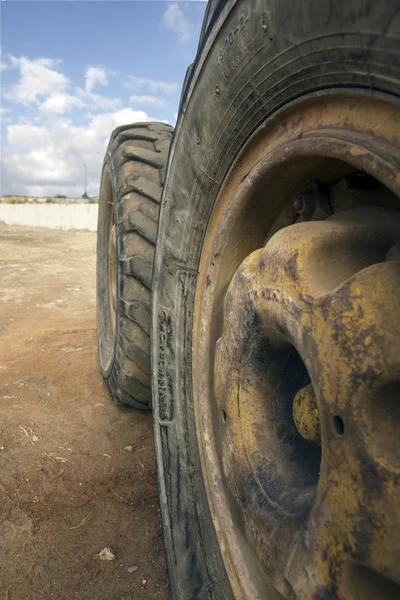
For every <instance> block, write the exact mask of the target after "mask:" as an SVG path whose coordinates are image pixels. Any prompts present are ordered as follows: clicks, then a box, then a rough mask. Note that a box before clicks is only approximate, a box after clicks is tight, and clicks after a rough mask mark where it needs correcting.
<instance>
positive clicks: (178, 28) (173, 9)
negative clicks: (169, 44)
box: [163, 2, 191, 42]
mask: <svg viewBox="0 0 400 600" xmlns="http://www.w3.org/2000/svg"><path fill="white" fill-rule="evenodd" d="M163 23H164V25H165V26H166V27H167V28H168V29H172V31H175V33H176V34H177V35H178V39H179V41H181V42H186V41H187V40H188V39H190V37H191V27H190V23H189V22H188V20H187V18H186V16H185V14H184V12H183V10H182V9H181V7H180V6H179V4H178V3H177V2H173V3H171V4H168V6H167V8H166V10H165V12H164V14H163Z"/></svg>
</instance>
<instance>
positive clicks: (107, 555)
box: [99, 548, 117, 560]
mask: <svg viewBox="0 0 400 600" xmlns="http://www.w3.org/2000/svg"><path fill="white" fill-rule="evenodd" d="M99 556H100V560H115V559H116V558H117V557H116V556H115V554H114V552H113V551H112V550H111V548H103V550H102V551H101V552H100V553H99Z"/></svg>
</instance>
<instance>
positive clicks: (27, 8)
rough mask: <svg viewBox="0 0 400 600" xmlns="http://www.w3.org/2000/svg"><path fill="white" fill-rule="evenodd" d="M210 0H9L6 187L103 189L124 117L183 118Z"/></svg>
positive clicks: (4, 85)
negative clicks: (113, 136) (111, 143)
mask: <svg viewBox="0 0 400 600" xmlns="http://www.w3.org/2000/svg"><path fill="white" fill-rule="evenodd" d="M205 7H206V2H202V1H199V2H196V1H189V0H187V1H185V2H168V1H155V0H143V1H134V0H108V1H98V0H88V1H84V0H74V1H73V0H69V1H63V0H52V1H51V0H43V1H37V0H30V1H28V0H25V1H24V0H6V1H4V0H3V2H1V5H0V8H1V104H0V108H1V121H2V122H1V134H2V146H1V194H26V195H33V196H47V195H53V194H66V195H68V196H71V197H74V196H77V197H79V196H81V195H82V193H83V163H85V164H87V168H88V192H89V194H91V195H98V188H99V179H100V171H101V164H102V159H103V156H104V152H105V148H106V145H107V140H108V138H109V136H110V133H111V131H112V130H113V129H114V127H116V126H118V125H121V124H124V123H129V122H134V121H144V120H150V119H151V120H160V121H167V122H169V123H171V124H175V120H176V113H177V110H178V103H179V97H180V91H181V87H182V83H183V79H184V76H185V72H186V69H187V67H188V65H189V64H190V63H191V62H192V61H193V58H194V56H195V54H196V48H197V43H198V38H199V34H200V29H201V25H202V20H203V16H204V11H205Z"/></svg>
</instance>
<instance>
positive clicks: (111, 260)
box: [97, 164, 118, 377]
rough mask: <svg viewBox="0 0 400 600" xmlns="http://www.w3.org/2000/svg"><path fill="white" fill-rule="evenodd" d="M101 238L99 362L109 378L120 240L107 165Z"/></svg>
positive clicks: (114, 329) (100, 199) (102, 197)
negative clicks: (102, 241)
mask: <svg viewBox="0 0 400 600" xmlns="http://www.w3.org/2000/svg"><path fill="white" fill-rule="evenodd" d="M98 236H99V238H101V239H102V240H104V241H105V247H104V251H102V252H101V253H99V252H98V257H97V260H98V276H97V303H98V306H97V319H98V330H99V331H100V332H101V335H100V336H99V337H98V342H99V359H100V366H101V369H102V372H103V376H105V377H108V375H109V373H110V371H111V368H112V365H113V360H114V352H115V343H116V318H117V315H116V307H117V295H118V292H117V289H118V288H117V279H118V273H117V269H118V266H117V265H118V261H117V239H116V225H115V216H114V193H113V187H112V180H111V173H110V169H109V166H108V164H105V166H104V170H103V174H102V182H101V190H100V198H99V229H98Z"/></svg>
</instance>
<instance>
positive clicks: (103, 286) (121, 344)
mask: <svg viewBox="0 0 400 600" xmlns="http://www.w3.org/2000/svg"><path fill="white" fill-rule="evenodd" d="M172 131H173V128H172V127H171V126H169V125H165V124H163V123H136V124H133V125H126V126H124V127H118V128H117V129H116V130H115V131H114V132H113V134H112V136H111V139H110V143H109V146H108V149H107V153H106V157H105V160H104V166H103V173H102V180H101V190H100V198H99V221H98V242H97V335H98V348H99V360H100V368H101V372H102V375H103V377H104V380H105V382H106V384H107V386H108V388H109V390H110V393H111V395H112V397H113V399H114V400H115V401H116V402H117V403H122V404H128V405H130V406H133V407H135V408H143V409H149V408H151V385H150V337H149V335H150V295H151V281H152V271H153V260H154V247H155V243H156V236H157V223H158V211H159V204H160V200H161V193H162V186H163V183H164V176H165V167H166V163H167V159H168V152H169V146H170V142H171V136H172Z"/></svg>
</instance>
